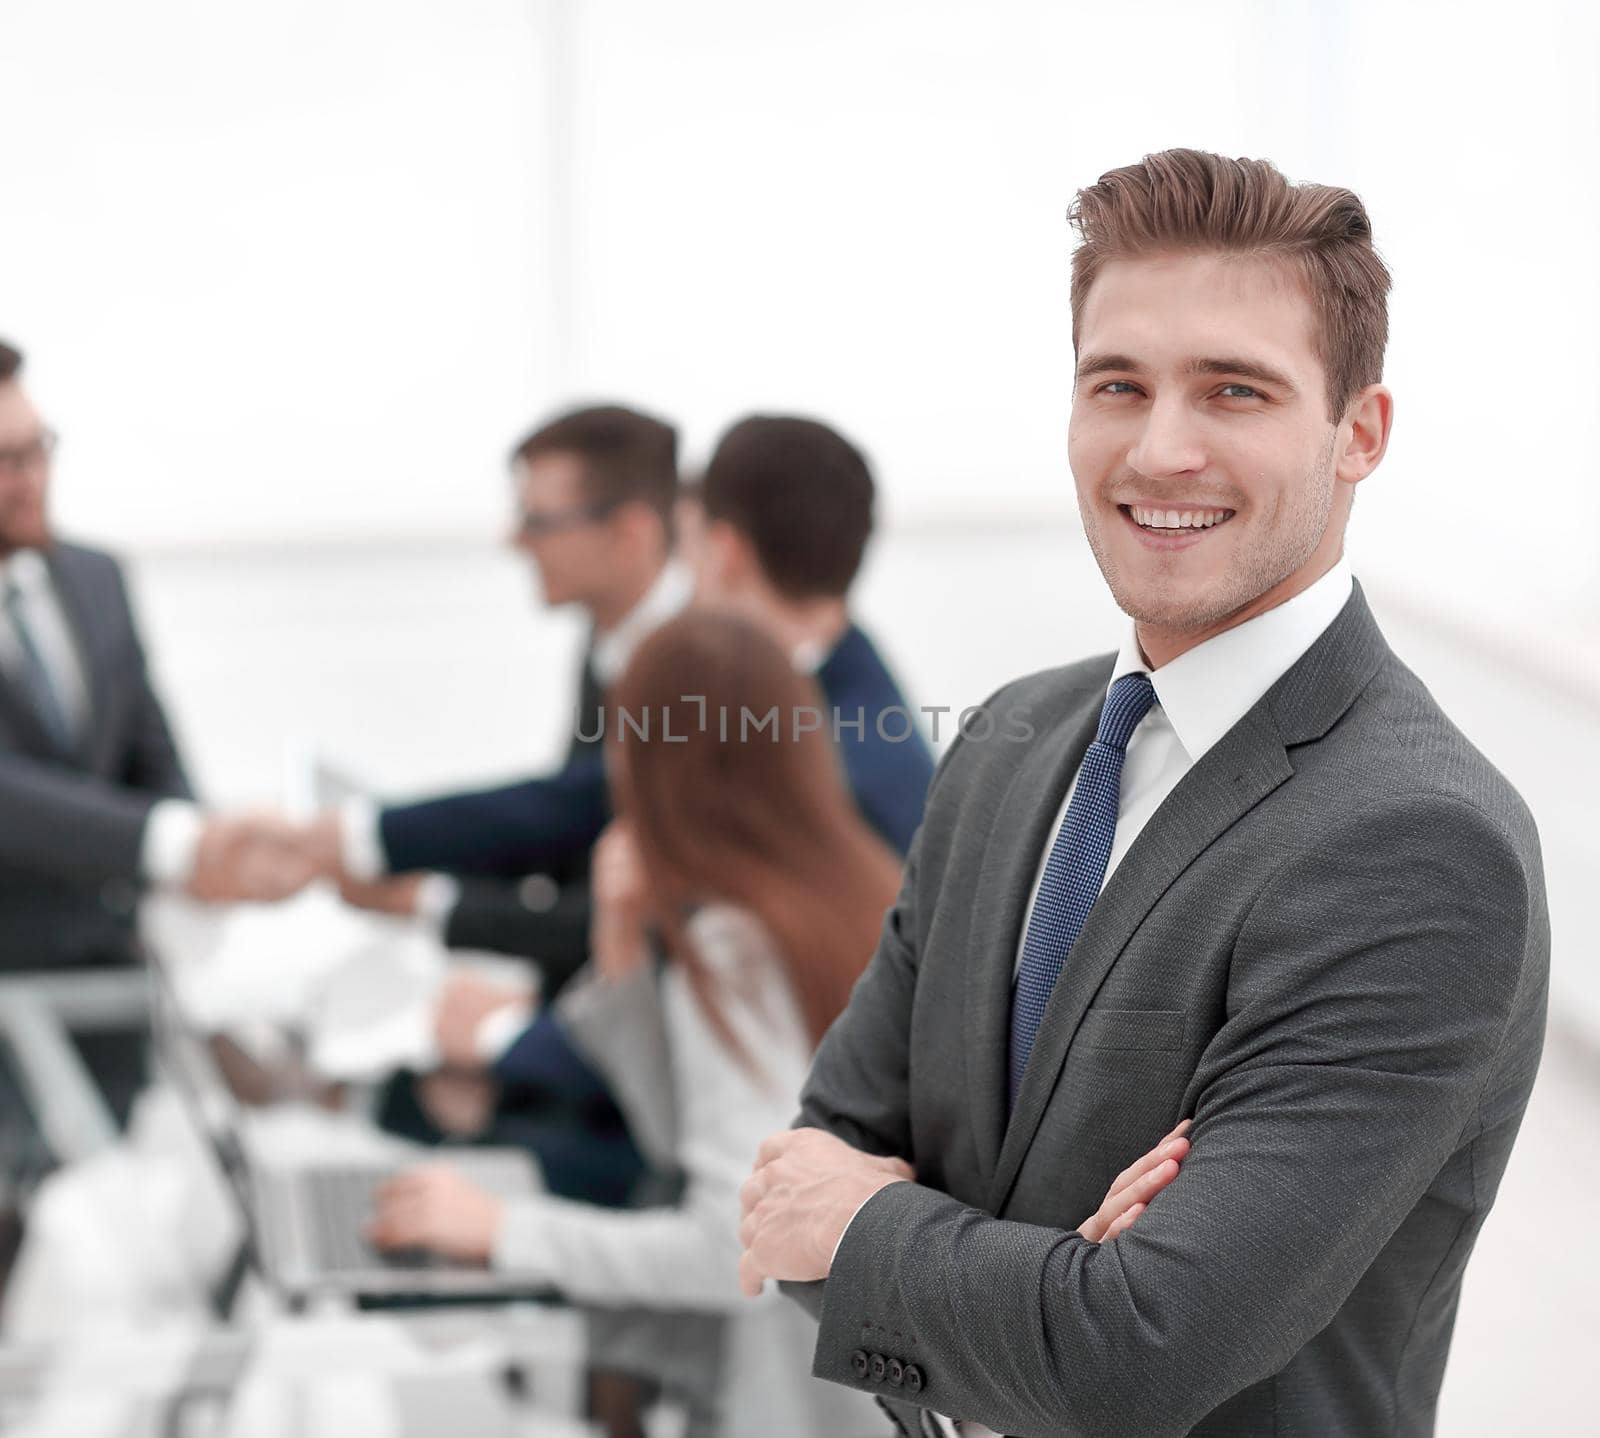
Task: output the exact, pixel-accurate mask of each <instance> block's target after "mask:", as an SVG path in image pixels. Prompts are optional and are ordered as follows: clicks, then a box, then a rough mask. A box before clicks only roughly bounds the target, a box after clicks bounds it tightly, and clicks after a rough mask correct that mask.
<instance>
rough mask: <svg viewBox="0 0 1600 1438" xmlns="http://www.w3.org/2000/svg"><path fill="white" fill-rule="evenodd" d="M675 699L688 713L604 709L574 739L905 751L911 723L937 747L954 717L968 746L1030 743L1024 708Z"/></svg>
mask: <svg viewBox="0 0 1600 1438" xmlns="http://www.w3.org/2000/svg"><path fill="white" fill-rule="evenodd" d="M678 700H679V703H681V704H687V705H692V706H693V711H692V712H690V713H684V712H683V711H681V710H678V709H676V708H674V707H673V706H670V705H665V704H663V705H661V706H659V707H657V708H651V707H650V706H648V705H646V706H644V707H643V708H640V709H628V708H620V707H619V708H615V709H612V710H609V711H608V710H606V709H602V710H601V711H600V715H599V718H598V720H597V721H596V722H595V723H594V727H593V728H592V729H585V728H584V726H583V724H582V723H580V724H579V725H578V727H577V736H578V738H579V739H580V740H581V741H582V742H583V743H585V744H594V743H598V742H599V741H600V740H602V739H604V738H605V737H606V734H607V732H608V731H609V732H610V733H611V734H612V736H613V737H614V738H615V739H617V740H618V741H619V742H621V743H624V744H627V743H645V744H650V743H655V744H687V743H688V742H689V736H690V735H691V734H695V733H698V734H715V735H716V736H717V739H718V740H719V741H720V742H721V743H724V744H749V743H760V742H766V743H772V744H779V743H783V742H785V741H787V742H789V743H796V742H798V741H799V739H800V737H801V736H802V735H804V734H814V733H817V732H818V731H821V732H823V733H826V734H828V735H829V736H830V737H831V738H832V739H833V741H834V742H835V743H836V744H842V743H844V742H846V740H847V738H848V739H850V740H853V741H854V742H856V743H863V742H865V741H866V739H867V738H868V736H869V735H871V734H876V736H877V737H878V738H879V739H881V740H882V741H883V742H884V743H886V744H904V743H905V742H906V741H907V740H909V739H911V738H913V737H914V736H915V735H916V733H917V720H916V716H917V715H918V714H925V715H927V716H928V719H929V721H930V726H931V728H932V734H933V742H934V743H935V744H937V743H939V742H940V741H941V740H942V739H943V738H944V737H945V735H944V733H941V730H940V725H941V723H943V724H948V723H950V722H951V720H950V717H949V716H952V715H953V716H954V725H955V728H956V731H957V732H958V733H959V734H960V735H961V737H962V738H963V739H964V740H966V741H968V742H969V743H975V744H983V743H987V742H988V741H989V740H991V739H1002V740H1004V741H1006V742H1007V743H1011V744H1026V743H1028V742H1029V741H1030V740H1031V739H1032V738H1033V737H1034V728H1033V725H1032V724H1030V723H1029V722H1028V718H1027V714H1028V711H1027V710H1026V709H1008V710H1006V711H1005V713H1003V714H996V713H995V711H994V710H992V709H987V708H985V707H984V706H983V705H981V704H973V705H971V706H969V707H968V708H966V709H962V710H960V711H957V710H956V709H955V708H954V707H953V706H952V705H949V704H919V705H918V706H917V707H916V708H915V709H910V708H908V707H907V706H905V705H903V704H894V705H890V706H889V707H888V708H885V709H875V710H873V711H872V712H871V713H870V714H869V713H868V712H867V709H866V708H865V706H863V705H857V706H856V709H855V710H854V712H852V711H850V710H848V709H840V708H838V707H837V706H835V707H833V708H829V709H819V708H817V707H816V706H815V705H811V704H796V705H792V706H780V705H777V704H774V705H772V706H771V707H770V708H768V709H765V710H761V709H751V708H748V707H747V706H745V705H742V704H741V705H740V706H739V707H738V708H737V709H734V708H731V707H730V706H728V705H726V704H718V705H716V706H715V707H713V706H711V705H709V704H708V703H707V702H706V697H705V695H703V694H680V695H679V696H678ZM946 732H948V731H946Z"/></svg>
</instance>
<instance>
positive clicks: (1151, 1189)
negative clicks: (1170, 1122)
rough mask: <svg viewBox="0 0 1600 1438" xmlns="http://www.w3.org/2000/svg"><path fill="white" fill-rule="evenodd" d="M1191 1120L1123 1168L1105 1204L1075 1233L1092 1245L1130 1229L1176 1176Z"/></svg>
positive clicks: (1113, 1181)
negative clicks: (1146, 1207) (1185, 1131)
mask: <svg viewBox="0 0 1600 1438" xmlns="http://www.w3.org/2000/svg"><path fill="white" fill-rule="evenodd" d="M1193 1121H1194V1120H1193V1119H1187V1118H1186V1119H1184V1121H1183V1122H1182V1123H1180V1124H1179V1125H1178V1126H1177V1127H1176V1128H1175V1129H1173V1130H1172V1132H1171V1133H1169V1134H1168V1135H1167V1136H1166V1137H1165V1138H1164V1139H1162V1140H1161V1142H1160V1143H1158V1144H1157V1145H1156V1146H1155V1147H1154V1148H1153V1149H1151V1150H1150V1152H1149V1153H1147V1154H1145V1156H1144V1157H1143V1158H1141V1159H1139V1160H1138V1161H1137V1162H1136V1163H1132V1164H1130V1165H1129V1166H1128V1167H1127V1168H1125V1169H1123V1170H1122V1172H1121V1173H1119V1174H1118V1175H1117V1176H1116V1177H1115V1178H1114V1179H1112V1181H1111V1187H1110V1189H1109V1190H1108V1191H1107V1192H1106V1199H1105V1202H1104V1203H1102V1204H1101V1205H1100V1207H1099V1208H1098V1209H1097V1210H1096V1211H1095V1212H1094V1213H1093V1214H1092V1215H1091V1216H1090V1217H1088V1218H1086V1219H1084V1221H1083V1222H1082V1223H1081V1224H1080V1225H1079V1227H1078V1232H1079V1233H1081V1234H1082V1235H1083V1236H1084V1237H1085V1238H1087V1239H1088V1240H1089V1241H1090V1242H1091V1243H1110V1242H1111V1240H1112V1239H1114V1238H1115V1237H1116V1236H1117V1235H1118V1234H1119V1233H1123V1232H1125V1231H1126V1230H1128V1229H1130V1228H1132V1227H1133V1224H1134V1221H1135V1220H1136V1219H1137V1218H1138V1217H1139V1215H1140V1214H1141V1213H1143V1212H1144V1210H1145V1205H1146V1204H1148V1203H1149V1202H1150V1200H1151V1199H1152V1198H1154V1197H1155V1196H1156V1195H1157V1194H1158V1193H1160V1192H1161V1190H1162V1189H1164V1188H1165V1187H1166V1186H1167V1185H1168V1184H1169V1183H1171V1182H1172V1180H1173V1179H1175V1178H1176V1177H1177V1176H1178V1169H1179V1167H1180V1165H1181V1164H1182V1163H1183V1160H1184V1158H1185V1156H1186V1155H1187V1154H1188V1152H1189V1140H1188V1139H1187V1138H1184V1137H1183V1136H1182V1135H1183V1131H1184V1130H1185V1129H1186V1128H1188V1127H1189V1125H1190V1124H1191V1123H1192V1122H1193Z"/></svg>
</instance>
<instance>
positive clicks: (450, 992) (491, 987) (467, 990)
mask: <svg viewBox="0 0 1600 1438" xmlns="http://www.w3.org/2000/svg"><path fill="white" fill-rule="evenodd" d="M532 997H533V992H532V990H531V989H528V988H526V987H520V986H517V985H513V984H508V983H503V982H498V981H496V980H494V979H488V978H485V977H484V976H483V975H482V974H474V973H469V972H465V971H458V972H456V973H453V974H451V975H450V976H449V977H448V978H446V979H445V981H444V984H443V986H442V987H441V988H440V990H439V999H438V1002H437V1004H436V1005H435V1007H434V1011H433V1031H434V1038H435V1040H436V1041H437V1043H438V1045H439V1057H440V1058H441V1059H442V1060H443V1061H444V1062H445V1064H447V1065H448V1066H449V1067H451V1068H458V1069H481V1068H482V1067H483V1066H484V1064H483V1058H482V1056H481V1055H480V1054H479V1052H478V1025H479V1024H481V1023H482V1022H483V1021H484V1020H485V1019H486V1018H488V1017H489V1015H490V1014H492V1013H495V1012H496V1011H498V1010H500V1009H505V1008H510V1007H511V1006H512V1005H513V1004H526V1003H528V1002H529V1001H530V1000H531V999H532Z"/></svg>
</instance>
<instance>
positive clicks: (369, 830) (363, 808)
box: [339, 798, 389, 881]
mask: <svg viewBox="0 0 1600 1438" xmlns="http://www.w3.org/2000/svg"><path fill="white" fill-rule="evenodd" d="M378 820H379V809H378V806H377V805H376V804H374V803H373V802H372V800H371V799H362V798H354V799H346V800H345V801H344V803H342V804H341V805H340V806H339V863H340V865H341V866H342V867H343V868H344V871H345V873H347V874H348V875H349V876H350V877H351V878H352V879H360V880H363V881H367V880H372V879H381V878H383V876H384V875H385V874H387V873H388V872H389V856H388V855H387V854H385V853H384V852H383V834H382V832H381V830H380V828H379V823H378Z"/></svg>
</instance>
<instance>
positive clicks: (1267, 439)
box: [1067, 254, 1350, 632]
mask: <svg viewBox="0 0 1600 1438" xmlns="http://www.w3.org/2000/svg"><path fill="white" fill-rule="evenodd" d="M1312 326H1313V316H1312V308H1311V302H1310V300H1309V298H1308V297H1307V295H1306V293H1305V291H1304V290H1303V289H1302V288H1301V287H1300V285H1299V284H1298V282H1297V281H1296V280H1295V279H1293V278H1292V277H1291V276H1290V275H1289V274H1288V273H1287V272H1286V271H1285V270H1284V269H1283V268H1282V267H1281V266H1279V265H1276V264H1274V263H1272V262H1270V261H1265V260H1258V259H1244V258H1230V257H1224V256H1221V255H1216V254H1173V255H1161V256H1151V257H1147V258H1139V259H1128V260H1115V261H1112V262H1110V263H1108V264H1107V265H1106V266H1105V268H1104V269H1103V270H1102V271H1101V272H1100V274H1099V276H1098V277H1097V278H1096V279H1095V282H1094V284H1093V286H1092V287H1091V288H1090V291H1089V295H1088V298H1087V300H1086V301H1085V304H1084V308H1083V313H1082V315H1081V316H1080V320H1079V327H1078V375H1077V383H1076V386H1075V389H1074V392H1073V401H1072V421H1071V425H1070V428H1069V431H1068V440H1067V451H1068V456H1069V460H1070V463H1071V465H1072V473H1073V477H1074V479H1075V480H1076V482H1077V488H1078V505H1079V508H1080V510H1081V512H1082V515H1083V525H1084V530H1085V532H1086V533H1087V535H1088V539H1089V546H1090V548H1091V549H1092V550H1093V551H1094V556H1095V559H1096V561H1097V562H1098V563H1099V565H1100V570H1101V572H1102V573H1103V574H1104V575H1105V578H1106V583H1107V584H1108V585H1109V586H1110V588H1111V592H1112V595H1113V596H1114V597H1115V598H1116V601H1117V604H1118V605H1119V606H1120V607H1121V609H1122V610H1123V611H1124V613H1126V614H1129V615H1131V616H1132V617H1133V618H1134V619H1136V620H1138V621H1139V622H1140V623H1141V624H1143V625H1148V626H1151V627H1152V628H1157V629H1162V630H1168V631H1176V632H1184V631H1192V630H1204V629H1208V628H1212V627H1218V626H1220V627H1226V623H1227V621H1229V618H1230V616H1234V615H1236V614H1238V613H1239V611H1240V610H1242V609H1244V608H1245V606H1247V605H1249V604H1250V603H1251V601H1252V600H1255V599H1257V598H1259V597H1260V596H1262V595H1265V594H1267V592H1268V591H1269V590H1272V589H1273V588H1274V587H1275V586H1279V585H1283V584H1285V581H1288V580H1290V578H1291V576H1296V575H1301V574H1302V573H1304V576H1305V577H1306V578H1307V579H1309V578H1312V577H1315V573H1320V572H1321V571H1322V570H1323V569H1325V568H1326V567H1327V566H1328V565H1329V564H1331V563H1332V561H1333V559H1334V558H1335V557H1336V556H1337V554H1338V548H1339V544H1340V543H1341V541H1342V535H1343V527H1344V521H1345V517H1346V515H1347V514H1348V512H1349V503H1350V490H1349V486H1347V485H1346V486H1340V485H1338V484H1337V483H1336V475H1335V447H1336V441H1337V440H1338V438H1339V430H1338V428H1337V427H1336V426H1334V425H1333V424H1332V423H1330V421H1329V419H1328V411H1327V392H1326V389H1325V380H1324V374H1323V367H1322V363H1321V361H1320V360H1319V358H1318V357H1317V354H1316V351H1315V349H1314V348H1313V333H1314V332H1313V328H1312ZM1213 519H1218V520H1219V522H1216V523H1209V524H1208V523H1207V521H1210V520H1213ZM1140 520H1143V521H1145V524H1141V523H1140V522H1139V521H1140ZM1330 521H1331V522H1330ZM1174 522H1176V523H1178V524H1179V525H1181V526H1182V527H1179V528H1171V527H1169V526H1171V525H1172V524H1173V523H1174ZM1313 571H1314V572H1313ZM1297 587H1299V586H1297V585H1291V586H1289V587H1288V588H1287V590H1286V594H1285V597H1287V592H1293V589H1294V588H1297ZM1274 602H1275V601H1274Z"/></svg>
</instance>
